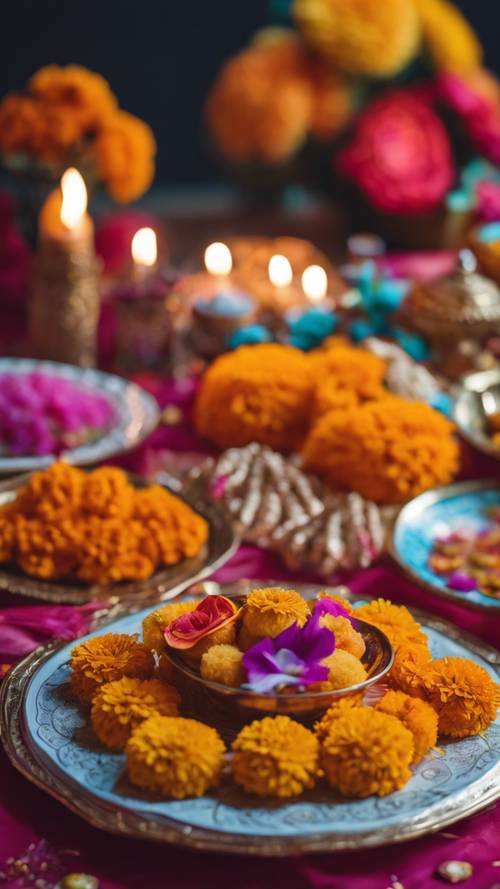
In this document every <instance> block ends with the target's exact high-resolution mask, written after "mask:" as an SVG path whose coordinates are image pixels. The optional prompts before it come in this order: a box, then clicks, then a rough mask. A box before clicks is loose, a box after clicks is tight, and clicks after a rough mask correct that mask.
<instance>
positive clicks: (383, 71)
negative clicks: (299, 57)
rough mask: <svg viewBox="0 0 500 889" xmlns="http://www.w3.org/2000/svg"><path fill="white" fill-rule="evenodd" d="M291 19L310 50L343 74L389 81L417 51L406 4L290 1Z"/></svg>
mask: <svg viewBox="0 0 500 889" xmlns="http://www.w3.org/2000/svg"><path fill="white" fill-rule="evenodd" d="M293 13H294V16H295V20H296V22H297V24H298V26H299V28H300V31H301V33H302V35H303V37H304V39H305V41H306V43H307V44H308V45H309V46H310V47H311V49H313V50H315V51H317V52H318V53H319V54H320V55H321V56H322V57H323V58H324V59H325V60H326V61H327V62H329V63H331V64H333V65H334V66H335V67H336V68H339V69H341V70H342V71H346V72H347V73H348V74H361V75H367V76H369V77H393V76H394V75H395V74H397V73H398V72H399V71H401V69H402V68H404V67H405V65H407V64H408V62H410V61H411V59H412V58H413V57H414V56H415V55H416V52H417V49H418V42H419V25H418V16H417V14H416V10H415V6H414V4H413V2H412V0H384V2H383V3H381V2H380V0H295V2H294V4H293Z"/></svg>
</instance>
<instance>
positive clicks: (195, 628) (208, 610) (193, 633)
mask: <svg viewBox="0 0 500 889" xmlns="http://www.w3.org/2000/svg"><path fill="white" fill-rule="evenodd" d="M238 612H239V608H238V607H237V606H236V605H235V604H234V602H231V600H230V599H226V597H225V596H207V598H206V599H203V601H202V602H200V604H199V605H197V606H196V608H195V609H194V610H193V611H188V612H187V614H181V616H180V617H177V618H176V619H175V620H173V621H172V623H170V624H169V625H168V627H166V628H165V633H164V635H165V640H166V642H167V645H170V647H171V648H179V649H187V648H192V647H193V646H194V645H196V643H197V642H199V641H200V639H203V638H204V637H205V636H209V635H210V633H214V632H215V630H218V629H220V627H222V626H224V624H227V623H229V622H230V621H233V620H235V619H236V617H237V616H238Z"/></svg>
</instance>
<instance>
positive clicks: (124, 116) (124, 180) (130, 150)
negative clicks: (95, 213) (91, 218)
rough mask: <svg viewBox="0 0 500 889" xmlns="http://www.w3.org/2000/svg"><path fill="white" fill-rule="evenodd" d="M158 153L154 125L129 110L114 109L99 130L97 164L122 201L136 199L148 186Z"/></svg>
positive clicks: (103, 176) (112, 189)
mask: <svg viewBox="0 0 500 889" xmlns="http://www.w3.org/2000/svg"><path fill="white" fill-rule="evenodd" d="M155 154H156V142H155V139H154V136H153V132H152V130H151V128H150V127H149V126H148V125H147V123H145V122H144V121H142V120H139V118H138V117H134V116H133V115H132V114H128V113H127V112H126V111H115V113H114V114H112V115H110V116H109V117H108V118H107V120H106V122H105V123H104V124H103V125H102V126H101V127H100V128H99V130H98V132H97V136H96V140H95V156H96V162H97V167H98V170H99V173H100V175H101V176H102V179H103V181H104V183H105V184H106V187H107V189H108V191H109V193H110V194H111V196H112V197H113V198H114V199H115V200H116V201H119V202H120V203H128V202H129V201H134V200H136V199H137V198H139V197H140V196H141V195H142V194H144V192H145V191H147V190H148V188H149V186H150V185H151V183H152V181H153V177H154V172H155V163H154V157H155Z"/></svg>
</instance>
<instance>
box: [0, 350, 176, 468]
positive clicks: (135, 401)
mask: <svg viewBox="0 0 500 889" xmlns="http://www.w3.org/2000/svg"><path fill="white" fill-rule="evenodd" d="M35 372H37V373H45V374H47V376H51V377H60V378H61V379H65V380H68V381H69V382H71V383H74V384H75V385H76V386H80V387H81V388H82V389H86V390H88V391H89V392H91V393H92V392H93V393H95V394H96V395H102V396H104V398H107V399H108V401H109V402H110V403H111V405H112V406H113V409H114V412H115V420H114V422H113V424H112V425H111V427H110V428H109V429H108V430H107V431H105V432H104V433H103V434H102V435H101V436H100V437H99V438H97V439H95V441H91V442H88V443H87V444H84V445H81V446H80V447H77V448H72V449H70V450H66V451H63V452H62V453H61V454H60V457H62V458H63V459H64V460H66V462H67V463H73V464H74V465H75V466H87V465H90V464H91V463H97V462H100V461H101V460H109V459H110V458H111V457H116V456H117V454H121V453H123V452H124V451H128V450H130V449H131V448H135V447H136V446H137V445H138V444H140V442H141V441H143V440H144V439H145V438H146V437H147V436H148V435H149V434H150V433H151V432H153V430H154V429H155V428H156V426H157V425H158V420H159V416H160V412H159V409H158V405H157V403H156V399H154V398H153V396H152V395H150V394H149V392H145V390H144V389H141V387H140V386H136V384H135V383H129V382H128V380H125V379H123V378H122V377H118V376H116V375H115V374H108V373H104V372H103V371H100V370H95V369H94V368H83V367H75V366H74V365H72V364H59V363H58V362H56V361H38V360H37V359H35V358H0V374H5V373H9V374H27V373H35ZM54 459H55V458H54V456H51V455H48V456H22V457H4V456H0V475H13V474H14V473H18V472H31V471H32V470H34V469H44V468H45V467H47V466H50V464H51V463H52V462H53V461H54Z"/></svg>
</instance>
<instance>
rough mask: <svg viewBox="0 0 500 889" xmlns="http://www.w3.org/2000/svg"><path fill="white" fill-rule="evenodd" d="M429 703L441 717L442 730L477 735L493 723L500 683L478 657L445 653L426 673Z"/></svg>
mask: <svg viewBox="0 0 500 889" xmlns="http://www.w3.org/2000/svg"><path fill="white" fill-rule="evenodd" d="M424 688H425V692H426V696H427V699H428V701H429V703H430V704H431V705H432V706H433V707H434V709H435V710H436V711H437V714H438V717H439V733H440V734H443V735H448V736H449V737H451V738H466V737H468V736H470V735H477V734H480V733H481V732H484V730H485V729H486V728H487V727H488V726H489V724H490V723H491V722H493V720H494V719H495V717H496V713H497V709H498V707H499V706H500V686H498V685H497V683H496V682H494V681H493V679H492V678H491V676H490V675H489V673H487V672H486V670H484V669H483V667H480V666H479V664H476V663H474V661H469V660H467V659H466V658H461V657H444V658H439V660H435V661H432V663H431V664H430V666H429V668H428V669H427V671H426V672H425V674H424Z"/></svg>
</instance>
